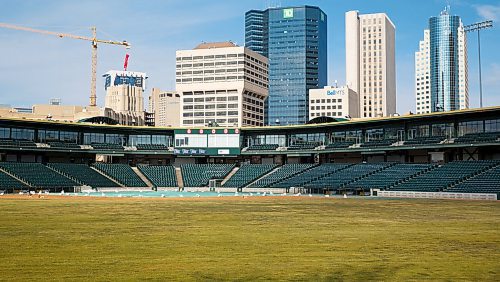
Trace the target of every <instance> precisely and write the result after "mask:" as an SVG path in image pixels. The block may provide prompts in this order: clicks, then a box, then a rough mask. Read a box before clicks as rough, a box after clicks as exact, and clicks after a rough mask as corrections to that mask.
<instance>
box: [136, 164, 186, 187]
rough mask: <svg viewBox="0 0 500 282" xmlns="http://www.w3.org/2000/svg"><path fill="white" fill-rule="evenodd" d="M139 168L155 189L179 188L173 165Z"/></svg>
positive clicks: (142, 166)
mask: <svg viewBox="0 0 500 282" xmlns="http://www.w3.org/2000/svg"><path fill="white" fill-rule="evenodd" d="M137 168H138V169H139V170H140V171H141V172H142V174H144V176H146V177H147V179H149V181H151V183H153V185H154V186H155V187H178V186H179V185H178V184H177V178H176V175H175V168H174V167H173V166H171V165H139V166H137Z"/></svg>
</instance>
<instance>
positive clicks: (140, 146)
mask: <svg viewBox="0 0 500 282" xmlns="http://www.w3.org/2000/svg"><path fill="white" fill-rule="evenodd" d="M135 147H136V148H137V150H144V151H160V150H161V151H167V150H168V147H167V146H166V145H163V144H137V145H135Z"/></svg>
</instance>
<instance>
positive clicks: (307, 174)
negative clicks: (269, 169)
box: [272, 163, 352, 188]
mask: <svg viewBox="0 0 500 282" xmlns="http://www.w3.org/2000/svg"><path fill="white" fill-rule="evenodd" d="M351 165H352V164H337V163H328V164H321V165H319V166H316V167H313V168H311V169H309V170H306V171H303V172H301V173H299V174H296V175H294V176H292V177H290V178H288V179H284V180H282V181H278V182H276V183H274V184H273V185H272V187H280V188H289V187H301V186H304V185H305V184H306V183H309V182H311V181H313V180H316V179H319V178H321V177H324V176H325V175H328V174H332V173H335V172H337V171H340V170H342V169H344V168H346V167H348V166H351Z"/></svg>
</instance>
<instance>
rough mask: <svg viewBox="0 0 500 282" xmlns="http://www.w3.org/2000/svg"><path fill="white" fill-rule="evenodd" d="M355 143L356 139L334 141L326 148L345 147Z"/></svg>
mask: <svg viewBox="0 0 500 282" xmlns="http://www.w3.org/2000/svg"><path fill="white" fill-rule="evenodd" d="M352 145H354V141H341V142H333V143H330V144H328V145H326V146H325V149H344V148H349V147H350V146H352Z"/></svg>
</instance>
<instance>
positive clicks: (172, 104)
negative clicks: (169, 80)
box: [148, 88, 181, 127]
mask: <svg viewBox="0 0 500 282" xmlns="http://www.w3.org/2000/svg"><path fill="white" fill-rule="evenodd" d="M180 97H181V96H180V95H179V94H178V93H176V92H175V91H161V90H160V89H158V88H152V89H151V95H150V96H149V107H148V111H149V112H150V113H152V114H153V117H154V126H161V127H179V126H180V120H179V118H180V117H179V116H180V100H181V98H180Z"/></svg>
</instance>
